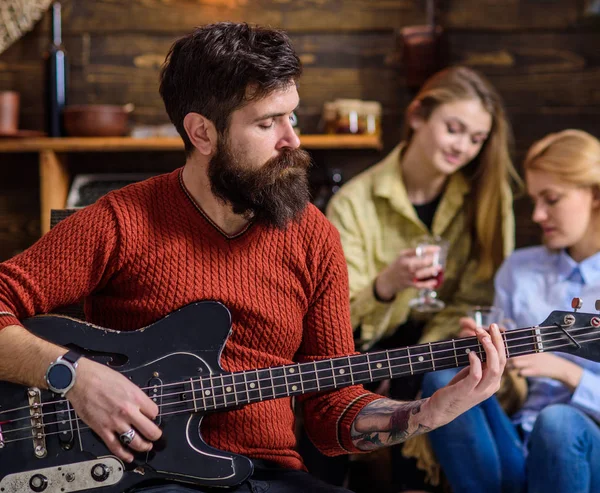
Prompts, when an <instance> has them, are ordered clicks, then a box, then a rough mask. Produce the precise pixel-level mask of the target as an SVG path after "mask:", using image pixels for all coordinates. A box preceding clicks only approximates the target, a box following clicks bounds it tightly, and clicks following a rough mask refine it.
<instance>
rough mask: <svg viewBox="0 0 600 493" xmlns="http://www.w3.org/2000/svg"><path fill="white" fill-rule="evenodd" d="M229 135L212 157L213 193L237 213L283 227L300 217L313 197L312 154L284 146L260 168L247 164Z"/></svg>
mask: <svg viewBox="0 0 600 493" xmlns="http://www.w3.org/2000/svg"><path fill="white" fill-rule="evenodd" d="M225 140H226V137H225V138H223V137H222V138H220V139H219V143H218V145H217V152H216V154H215V155H214V156H213V158H212V159H211V160H210V163H209V166H208V176H209V179H210V184H211V190H212V192H213V194H214V195H215V196H216V197H217V198H219V199H221V200H223V201H224V202H226V203H228V204H231V206H232V208H233V212H235V213H236V214H241V215H243V216H245V217H247V218H248V219H252V220H257V221H261V222H263V223H265V224H267V225H269V226H274V227H276V228H279V229H283V228H285V227H286V225H287V224H288V223H289V222H290V221H293V220H294V219H297V218H299V217H300V215H301V213H302V211H304V209H305V208H306V205H307V204H308V202H309V200H310V187H309V183H308V169H309V167H310V164H311V158H310V155H309V154H308V153H307V152H306V151H303V150H302V149H290V148H284V149H282V150H281V152H280V154H279V155H278V156H277V157H275V158H272V159H269V160H268V161H267V162H266V163H264V164H263V165H262V166H260V167H255V165H251V164H244V163H243V161H242V159H243V158H242V157H241V156H239V155H235V154H234V152H232V150H231V146H230V145H229V143H228V142H225V143H223V141H225Z"/></svg>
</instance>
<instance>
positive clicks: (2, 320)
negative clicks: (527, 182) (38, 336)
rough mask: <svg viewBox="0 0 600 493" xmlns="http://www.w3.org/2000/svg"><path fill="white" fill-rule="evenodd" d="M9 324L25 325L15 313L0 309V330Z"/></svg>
mask: <svg viewBox="0 0 600 493" xmlns="http://www.w3.org/2000/svg"><path fill="white" fill-rule="evenodd" d="M9 325H19V326H20V327H23V324H22V323H21V322H20V321H19V319H18V318H17V317H16V316H15V314H14V313H11V312H3V311H0V330H2V329H3V328H4V327H8V326H9Z"/></svg>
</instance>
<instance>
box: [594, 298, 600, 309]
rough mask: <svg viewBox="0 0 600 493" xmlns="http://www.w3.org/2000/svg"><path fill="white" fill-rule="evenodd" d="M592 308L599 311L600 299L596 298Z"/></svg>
mask: <svg viewBox="0 0 600 493" xmlns="http://www.w3.org/2000/svg"><path fill="white" fill-rule="evenodd" d="M594 308H596V311H597V312H600V300H596V304H595V305H594Z"/></svg>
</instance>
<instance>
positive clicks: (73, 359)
mask: <svg viewBox="0 0 600 493" xmlns="http://www.w3.org/2000/svg"><path fill="white" fill-rule="evenodd" d="M79 358H81V354H79V353H78V352H77V351H72V350H71V351H69V352H68V353H66V354H65V355H63V357H62V359H63V360H65V361H68V362H69V363H71V364H72V365H73V366H77V360H78V359H79Z"/></svg>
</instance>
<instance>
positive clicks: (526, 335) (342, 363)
mask: <svg viewBox="0 0 600 493" xmlns="http://www.w3.org/2000/svg"><path fill="white" fill-rule="evenodd" d="M551 329H553V328H551ZM543 330H544V328H540V327H533V328H529V329H518V330H515V331H511V332H505V333H503V337H504V340H505V345H506V352H507V357H511V356H516V355H523V354H530V353H535V352H540V351H543V345H542V339H541V331H543ZM472 351H475V352H476V354H477V356H479V358H480V359H481V360H482V361H485V351H484V350H483V347H482V346H481V344H480V343H479V340H478V339H477V338H476V337H467V338H461V339H452V340H449V341H442V342H433V343H428V344H421V345H417V346H410V347H405V348H400V349H393V350H386V351H376V352H371V353H364V354H357V355H353V356H342V357H337V358H331V359H325V360H321V361H315V362H310V363H309V362H305V363H295V364H290V365H283V366H277V367H271V368H262V369H257V370H246V371H241V372H235V373H225V374H220V375H215V376H213V377H203V378H200V379H190V381H189V382H187V383H185V384H184V392H186V393H189V394H190V395H191V396H192V402H193V404H194V410H197V411H211V410H218V409H227V408H233V407H238V406H241V405H244V404H249V403H252V402H259V401H265V400H271V399H278V398H280V397H291V396H295V395H300V394H304V393H308V392H319V391H326V390H332V389H336V388H341V387H346V386H349V385H354V384H362V383H368V382H376V381H380V380H384V379H386V378H397V377H403V376H406V375H417V374H420V373H426V372H430V371H436V370H444V369H448V368H457V367H462V366H467V365H468V364H469V353H470V352H472Z"/></svg>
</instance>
